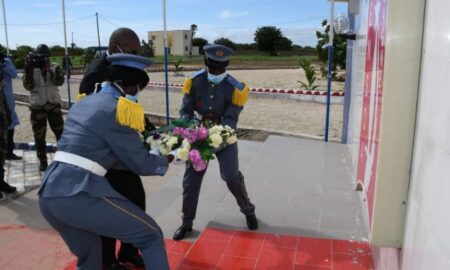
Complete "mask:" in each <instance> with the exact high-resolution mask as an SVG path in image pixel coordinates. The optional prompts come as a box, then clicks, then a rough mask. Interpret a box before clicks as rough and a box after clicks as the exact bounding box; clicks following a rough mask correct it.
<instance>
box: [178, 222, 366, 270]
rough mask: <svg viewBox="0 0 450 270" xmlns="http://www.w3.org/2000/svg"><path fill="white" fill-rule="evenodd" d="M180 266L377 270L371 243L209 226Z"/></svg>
mask: <svg viewBox="0 0 450 270" xmlns="http://www.w3.org/2000/svg"><path fill="white" fill-rule="evenodd" d="M179 269H183V270H184V269H242V270H244V269H261V270H262V269H296V270H300V269H301V270H313V269H316V270H325V269H333V270H363V269H373V266H372V259H371V254H370V248H369V246H368V245H367V243H362V242H352V241H345V240H331V239H320V238H307V237H297V236H287V235H276V234H265V233H253V232H242V231H228V230H222V229H215V228H207V229H206V230H204V231H203V232H202V234H201V235H200V237H199V238H198V239H197V241H196V242H195V243H194V245H193V246H192V248H191V250H190V251H189V252H188V253H187V255H186V257H185V259H184V260H183V261H182V262H181V266H180V268H179Z"/></svg>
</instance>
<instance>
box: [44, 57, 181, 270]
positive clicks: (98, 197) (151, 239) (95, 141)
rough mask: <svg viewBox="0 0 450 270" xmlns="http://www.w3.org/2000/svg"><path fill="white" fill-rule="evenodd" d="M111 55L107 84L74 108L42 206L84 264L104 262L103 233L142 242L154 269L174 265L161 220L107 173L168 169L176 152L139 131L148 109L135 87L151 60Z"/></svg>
mask: <svg viewBox="0 0 450 270" xmlns="http://www.w3.org/2000/svg"><path fill="white" fill-rule="evenodd" d="M108 60H109V61H110V62H111V66H110V67H108V72H107V73H108V74H107V77H106V78H107V81H106V82H103V88H102V91H101V92H99V93H97V94H94V95H90V96H88V97H86V98H84V99H83V100H81V101H79V102H77V103H76V104H75V105H74V106H73V107H72V108H71V109H70V111H69V114H68V117H67V121H66V124H65V126H64V133H63V135H62V137H61V139H60V141H59V144H58V151H57V152H56V153H55V157H54V162H53V163H51V164H50V166H49V168H48V170H47V171H46V173H45V175H44V177H43V184H42V186H41V189H40V191H39V203H40V208H41V212H42V214H43V215H44V217H45V218H46V219H47V221H48V222H49V223H50V225H51V226H52V227H53V228H54V229H56V230H57V231H58V232H59V233H60V234H61V236H62V238H63V239H64V241H65V242H66V244H67V245H68V246H69V248H70V250H71V251H72V252H73V253H74V254H75V255H76V256H77V257H78V263H77V267H78V269H89V270H94V269H101V268H102V258H101V253H102V247H101V240H100V235H105V236H108V237H113V238H117V239H120V240H121V241H124V242H127V243H131V244H132V245H134V246H135V247H137V248H139V249H140V251H141V254H142V258H143V260H144V263H145V266H146V268H147V269H149V268H150V269H158V270H159V269H161V270H165V269H169V265H168V261H167V254H166V250H165V245H164V238H163V234H162V231H161V229H160V227H159V226H158V224H156V222H155V221H154V220H153V219H152V218H151V217H150V216H149V215H147V214H146V213H145V212H144V211H143V210H142V209H140V208H139V207H138V206H136V205H135V204H133V203H132V202H131V201H130V200H128V199H127V198H125V197H124V196H122V195H120V194H119V193H118V192H117V191H115V190H114V189H113V188H112V187H111V185H110V184H109V183H108V181H106V178H105V174H106V171H107V170H109V169H111V168H123V169H125V170H129V171H132V172H134V173H135V174H138V175H164V174H165V173H166V171H167V168H168V164H169V162H171V161H172V160H173V155H169V156H167V157H164V156H156V155H153V154H150V153H148V152H147V150H146V149H145V147H144V144H143V142H142V141H141V139H140V136H139V132H141V131H143V130H144V110H143V108H142V106H141V105H140V104H139V103H137V102H136V95H137V93H138V91H139V86H140V85H142V84H143V83H146V82H148V80H149V78H148V76H147V74H146V72H145V71H144V69H145V68H146V67H147V66H148V65H149V64H150V61H149V60H148V59H147V58H144V57H141V56H136V55H131V54H114V55H112V56H109V57H108ZM122 181H124V182H126V181H127V179H126V178H123V179H122Z"/></svg>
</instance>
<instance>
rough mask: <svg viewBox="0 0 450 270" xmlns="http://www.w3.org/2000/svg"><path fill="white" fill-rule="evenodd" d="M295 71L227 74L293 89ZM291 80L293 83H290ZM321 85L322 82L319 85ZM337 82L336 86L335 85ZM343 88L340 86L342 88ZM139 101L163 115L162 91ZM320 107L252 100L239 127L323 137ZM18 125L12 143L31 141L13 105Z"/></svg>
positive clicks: (333, 127) (338, 120)
mask: <svg viewBox="0 0 450 270" xmlns="http://www.w3.org/2000/svg"><path fill="white" fill-rule="evenodd" d="M299 72H300V70H299V69H292V70H233V71H231V72H230V73H231V74H232V75H233V76H235V77H236V78H238V79H240V80H242V81H246V82H248V83H249V85H251V87H273V88H285V89H288V88H289V89H290V88H296V87H295V80H297V78H295V77H294V78H292V77H293V76H294V74H297V73H299ZM150 77H151V80H152V81H155V82H163V81H164V79H163V78H164V77H163V74H162V73H151V74H150ZM169 81H170V83H181V82H182V81H183V77H175V76H173V75H172V74H171V76H170V77H169ZM293 81H294V82H293ZM320 83H322V82H320ZM339 84H341V83H338V84H337V85H339ZM342 87H343V86H342ZM14 91H15V92H21V93H27V91H26V90H25V89H24V88H23V86H22V84H21V80H20V79H16V80H14ZM77 92H78V82H74V83H71V93H72V98H74V97H76V94H77ZM61 95H62V97H63V98H67V91H66V88H65V87H61ZM169 97H170V104H169V108H170V114H171V115H172V116H177V115H178V111H179V109H180V104H181V99H182V94H181V93H180V92H172V91H171V92H170V93H169ZM139 100H140V102H141V103H142V104H143V105H144V108H145V110H146V111H147V112H150V113H158V114H165V112H166V106H165V92H164V91H163V90H150V89H146V90H144V91H142V92H141V94H140V95H139ZM325 110H326V107H325V105H324V104H318V103H309V102H301V101H296V100H283V99H265V98H255V99H251V98H250V100H249V101H248V103H247V104H246V106H245V108H244V110H243V111H242V113H241V116H240V121H239V126H241V127H249V128H255V129H266V130H271V131H279V132H287V133H294V134H304V135H312V136H324V127H325ZM16 111H17V114H18V115H19V118H20V121H21V125H20V126H18V127H17V128H16V131H15V132H16V135H15V140H16V141H33V135H32V131H31V125H30V120H29V118H30V113H29V109H28V107H26V106H20V105H19V106H16ZM342 111H343V106H342V105H331V112H330V134H329V136H330V139H332V140H340V137H341V132H342ZM47 138H48V142H54V141H55V139H54V136H53V133H52V132H51V131H50V129H48V132H47Z"/></svg>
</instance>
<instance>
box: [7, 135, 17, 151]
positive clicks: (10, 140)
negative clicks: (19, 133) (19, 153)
mask: <svg viewBox="0 0 450 270" xmlns="http://www.w3.org/2000/svg"><path fill="white" fill-rule="evenodd" d="M14 148H15V145H14V129H8V146H7V150H8V153H7V155H8V156H11V155H12V154H13V150H14Z"/></svg>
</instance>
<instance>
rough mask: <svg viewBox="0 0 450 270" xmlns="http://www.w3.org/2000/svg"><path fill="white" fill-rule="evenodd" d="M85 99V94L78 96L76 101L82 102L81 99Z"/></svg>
mask: <svg viewBox="0 0 450 270" xmlns="http://www.w3.org/2000/svg"><path fill="white" fill-rule="evenodd" d="M85 97H87V95H86V93H83V94H78V95H77V101H80V100H82V99H83V98H85Z"/></svg>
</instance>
